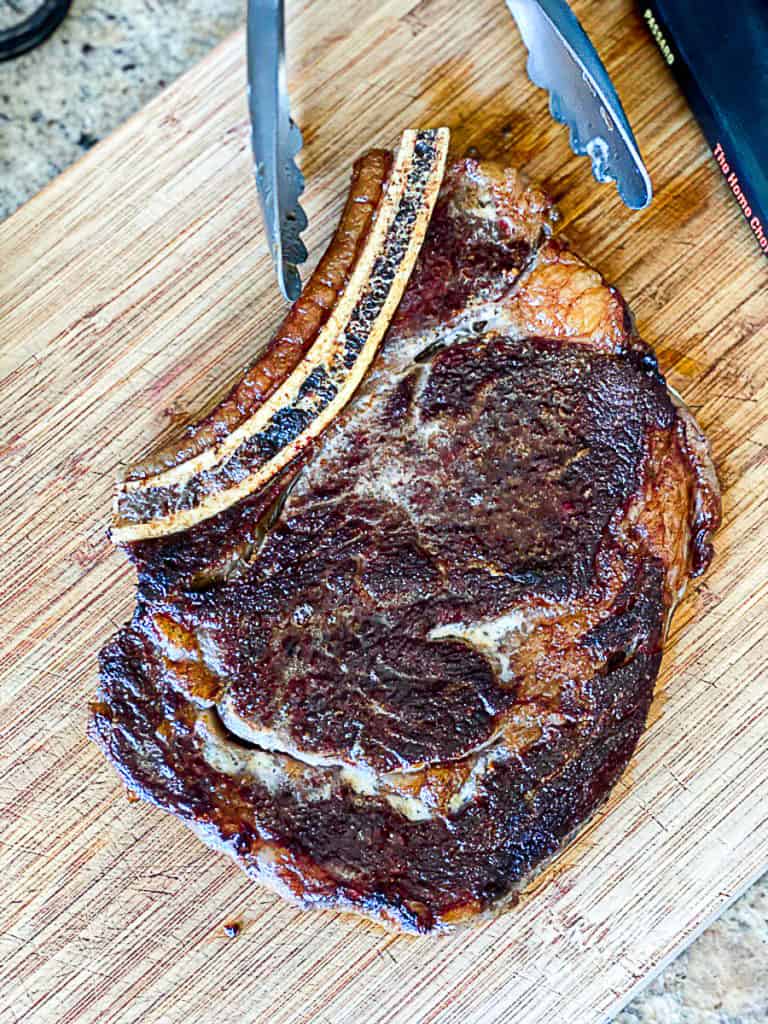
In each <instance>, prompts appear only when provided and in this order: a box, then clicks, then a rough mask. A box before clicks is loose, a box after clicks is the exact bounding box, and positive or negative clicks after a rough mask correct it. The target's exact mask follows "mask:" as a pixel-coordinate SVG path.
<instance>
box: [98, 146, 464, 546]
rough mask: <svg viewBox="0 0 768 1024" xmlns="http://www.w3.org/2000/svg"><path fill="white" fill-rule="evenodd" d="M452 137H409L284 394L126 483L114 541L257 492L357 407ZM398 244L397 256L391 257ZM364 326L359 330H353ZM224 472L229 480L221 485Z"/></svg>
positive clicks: (192, 519)
mask: <svg viewBox="0 0 768 1024" xmlns="http://www.w3.org/2000/svg"><path fill="white" fill-rule="evenodd" d="M449 138H450V133H449V130H448V129H447V128H437V129H431V130H427V131H416V130H408V131H406V132H404V133H403V137H402V140H401V143H400V147H399V149H398V152H397V155H396V158H395V162H394V165H393V168H392V172H391V176H390V180H389V182H388V185H387V191H386V193H385V195H384V196H383V198H382V200H381V204H380V208H379V209H378V210H377V211H376V215H375V220H374V223H373V226H372V228H371V231H370V234H369V236H368V239H367V240H366V243H365V247H364V249H363V252H362V254H361V256H360V259H359V260H358V262H357V265H356V266H355V270H354V272H353V274H352V277H351V278H350V280H349V282H348V284H347V287H346V288H345V290H344V292H343V293H342V295H341V297H340V298H339V301H338V302H337V303H336V306H335V307H334V309H333V312H332V313H331V315H330V317H329V319H328V321H327V323H326V324H325V326H324V327H323V329H322V331H321V332H320V334H319V335H318V338H317V340H316V341H315V342H314V344H313V345H312V346H311V348H310V349H309V351H308V352H307V353H306V355H305V356H304V358H303V359H302V361H301V362H300V363H299V365H298V366H297V367H296V369H295V370H294V371H293V372H292V373H291V374H290V375H289V377H288V378H287V379H286V380H285V381H284V382H283V384H282V385H281V386H280V387H279V388H278V389H277V391H276V392H275V393H274V394H273V395H272V396H271V397H270V398H269V399H268V400H267V401H266V402H265V403H264V404H263V405H262V406H261V407H260V408H259V409H258V410H257V411H256V413H255V414H254V415H253V416H251V417H250V418H249V419H248V420H246V421H245V423H243V424H241V425H240V426H239V427H237V428H236V429H235V430H234V431H232V433H231V434H229V435H228V436H227V437H226V438H224V439H223V440H222V441H221V442H220V443H218V444H217V445H214V446H211V447H210V448H207V449H206V450H205V451H203V452H201V453H200V454H199V455H197V456H195V457H194V458H192V459H189V460H187V461H186V462H183V463H180V464H179V465H178V466H174V467H172V468H171V469H169V470H166V471H164V472H162V473H158V474H155V475H153V476H150V477H146V478H145V479H143V480H125V481H123V482H122V483H121V484H120V485H119V487H118V491H117V494H116V497H115V506H114V526H113V528H112V530H111V531H110V536H111V539H112V542H113V543H115V544H124V543H128V542H130V541H135V540H143V539H146V538H150V537H160V536H164V535H167V534H171V533H177V532H179V531H182V530H186V529H189V528H190V527H191V526H194V525H195V524H196V523H198V522H201V521H202V520H204V519H208V518H210V517H211V516H213V515H215V514H216V513H218V512H221V511H223V510H224V509H226V508H229V507H230V506H231V505H233V504H235V503H236V502H237V501H240V500H241V499H242V498H245V497H247V496H248V495H249V494H253V493H254V492H255V491H257V490H258V489H259V488H261V487H262V486H264V484H265V483H267V482H268V481H269V480H270V479H271V478H272V477H273V476H275V475H276V474H277V473H278V472H279V471H280V470H281V469H283V468H284V467H285V466H286V465H287V464H288V463H289V462H290V461H291V460H292V459H293V458H294V457H295V456H296V455H298V454H299V453H300V452H301V451H302V450H303V449H304V448H305V447H306V446H307V445H308V444H309V443H311V441H312V440H313V439H314V438H315V437H317V436H318V435H319V434H320V433H321V432H322V431H323V430H324V429H325V427H327V426H328V424H329V423H330V422H331V421H332V420H333V418H334V417H335V416H336V415H337V414H338V413H339V412H340V411H341V409H342V408H343V407H344V406H345V405H346V404H347V402H348V401H349V399H350V398H351V397H352V395H353V394H354V392H355V390H356V389H357V387H358V385H359V384H360V382H361V380H362V378H363V376H364V374H365V372H366V370H367V369H368V367H369V366H370V364H371V362H372V360H373V357H374V356H375V354H376V351H377V349H378V346H379V343H380V342H381V339H382V338H383V336H384V333H385V332H386V329H387V327H388V326H389V322H390V320H391V318H392V316H393V315H394V313H395V310H396V309H397V306H398V305H399V303H400V299H401V298H402V294H403V292H404V290H405V287H406V285H407V283H408V280H409V278H410V275H411V272H412V270H413V267H414V264H415V262H416V258H417V256H418V254H419V251H420V249H421V246H422V243H423V241H424V236H425V234H426V230H427V227H428V225H429V221H430V219H431V216H432V211H433V209H434V206H435V202H436V199H437V194H438V192H439V189H440V185H441V182H442V178H443V173H444V170H445V162H446V157H447V153H448V143H449ZM389 248H391V249H393V253H392V254H390V258H389V259H387V255H388V249H389ZM371 312H373V316H372V317H371ZM355 321H357V324H356V325H355V326H356V332H355V331H350V333H349V334H348V333H347V331H348V329H349V328H350V325H351V324H353V323H355ZM366 321H368V322H367V323H366ZM361 328H362V338H361V337H360V333H361ZM312 397H314V399H315V401H314V406H312V405H311V404H310V407H309V409H307V399H308V398H310V399H311V398H312ZM291 415H293V417H294V418H295V419H296V418H298V419H299V421H301V417H302V416H303V417H304V419H306V416H307V415H310V416H311V419H310V420H309V422H306V423H305V424H304V425H303V426H302V429H300V430H299V431H298V432H296V433H295V435H294V436H293V437H290V438H288V439H285V440H284V441H283V443H282V445H281V446H280V447H279V449H278V450H277V451H276V452H275V454H274V455H272V456H271V457H270V458H268V459H267V460H266V461H264V462H262V463H261V464H257V465H255V466H250V467H249V471H248V472H247V473H246V475H245V476H244V477H242V476H241V477H240V478H239V479H235V480H229V479H228V478H227V469H228V463H230V461H231V462H232V463H233V466H232V475H233V476H236V475H237V471H238V469H239V467H240V466H241V465H242V463H243V461H247V460H248V458H249V457H251V453H250V452H249V451H248V445H249V443H255V444H256V455H257V456H258V442H259V439H260V436H261V437H263V438H265V440H267V439H268V434H267V432H268V431H269V428H270V427H272V428H273V429H275V428H276V430H277V434H278V437H279V435H280V421H281V418H285V417H288V418H290V417H291ZM217 473H219V474H220V475H221V477H222V483H221V485H220V486H218V487H217V486H216V484H217V479H216V477H217ZM153 492H154V493H153ZM153 499H156V500H157V501H158V502H159V503H160V504H161V507H165V506H168V507H170V511H168V512H165V513H164V514H163V513H161V514H152V513H153V511H155V512H156V510H153V507H152V504H153ZM174 501H175V502H176V503H177V507H174ZM179 506H181V507H179ZM147 512H149V513H150V514H149V516H147V515H146V513H147Z"/></svg>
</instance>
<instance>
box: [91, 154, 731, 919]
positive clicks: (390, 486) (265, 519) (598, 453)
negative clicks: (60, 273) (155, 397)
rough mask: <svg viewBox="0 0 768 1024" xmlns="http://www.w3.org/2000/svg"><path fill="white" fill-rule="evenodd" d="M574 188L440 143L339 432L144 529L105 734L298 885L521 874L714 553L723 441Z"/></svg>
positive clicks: (293, 888)
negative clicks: (388, 313)
mask: <svg viewBox="0 0 768 1024" xmlns="http://www.w3.org/2000/svg"><path fill="white" fill-rule="evenodd" d="M383 163H386V161H384V162H383ZM382 165H383V164H382ZM358 177H359V174H358ZM555 216H556V215H555V213H554V211H553V208H552V206H551V204H550V202H549V200H548V199H547V197H546V196H545V195H544V194H543V192H542V191H541V190H540V189H538V188H536V187H533V186H530V185H527V184H526V183H525V182H524V180H523V179H522V177H521V176H520V175H519V174H518V173H516V172H515V171H512V170H505V169H502V168H499V167H497V166H495V165H492V164H489V163H483V162H479V161H476V160H474V159H466V160H463V161H461V162H459V163H457V164H455V165H454V166H452V167H451V168H450V170H449V171H448V172H447V174H446V176H445V178H444V181H443V185H442V188H441V191H440V194H439V197H438V199H437V205H436V207H435V211H434V214H433V216H432V219H431V221H430V224H429V228H428V230H427V233H426V238H425V240H424V244H423V248H422V250H421V254H420V256H419V258H418V261H417V263H416V267H415V270H414V272H413V274H412V276H411V279H410V282H409V283H408V285H407V288H406V290H405V293H404V295H403V298H402V300H401V302H400V305H399V308H398V310H397V313H396V315H395V317H394V320H392V322H391V324H390V327H389V330H388V332H387V334H386V336H385V338H384V341H383V343H382V344H381V346H380V348H379V350H378V353H377V355H376V357H375V360H374V362H373V364H372V366H371V368H370V369H369V370H368V372H367V375H366V376H365V378H364V380H363V382H362V385H361V386H360V387H359V389H358V390H357V392H356V394H355V396H354V398H353V399H352V401H351V402H350V403H349V404H348V405H347V406H346V407H345V408H344V409H343V411H341V412H340V413H339V414H338V415H337V416H336V418H335V419H334V420H333V422H332V423H331V424H330V426H328V428H327V429H326V430H325V432H324V433H323V435H322V437H321V438H320V439H319V441H318V442H316V443H314V444H313V445H311V446H309V447H308V448H305V449H303V450H302V451H300V452H299V453H298V454H297V456H296V457H295V458H294V459H293V461H292V462H291V463H290V464H289V465H288V466H287V467H285V468H284V469H282V470H281V472H280V474H279V475H278V476H276V477H275V478H274V479H272V480H271V481H270V482H269V483H268V484H266V485H265V486H264V487H263V488H262V489H260V490H259V491H257V492H256V493H254V494H252V495H250V496H248V497H246V498H245V499H243V500H241V501H239V502H237V503H235V504H233V505H232V506H231V507H229V508H226V509H225V510H223V511H220V512H217V513H216V514H215V515H212V516H210V517H209V518H207V519H205V520H204V521H202V522H199V523H197V524H196V525H193V526H192V527H191V528H189V529H187V530H184V531H181V532H175V533H173V534H171V535H168V536H160V537H150V538H148V539H143V540H137V541H134V542H132V543H129V544H127V545H126V549H127V551H128V554H129V556H130V558H131V559H132V561H133V562H134V564H135V566H136V569H137V573H138V599H137V604H136V610H135V613H134V616H133V619H132V621H131V622H130V623H129V624H128V625H126V626H125V627H124V628H122V629H121V630H120V631H119V632H118V633H117V635H116V636H115V637H114V638H113V639H112V640H111V641H110V642H109V643H108V644H107V646H106V647H105V648H104V650H103V651H102V654H101V682H100V688H99V692H98V696H97V700H96V701H95V703H94V705H93V713H92V722H91V736H92V737H93V739H95V740H96V742H97V743H98V744H99V745H100V747H101V748H102V750H103V751H104V753H105V754H106V756H107V757H108V758H109V760H110V761H111V762H112V763H113V764H114V766H115V767H116V768H117V770H118V772H119V773H120V775H121V776H122V778H123V779H124V781H125V782H126V783H127V785H128V786H129V787H130V789H131V790H133V791H134V792H135V793H136V794H138V795H139V796H141V797H142V798H143V799H145V800H147V801H149V802H151V803H153V804H155V805H157V806H158V807H161V808H163V809H165V810H167V811H170V812H171V813H173V814H175V815H177V816H178V817H180V818H181V819H182V820H183V821H184V822H185V823H186V824H187V825H188V826H190V827H191V828H192V829H193V830H194V831H195V832H196V833H197V834H198V835H199V836H200V837H201V838H202V839H203V840H204V841H205V842H206V843H208V844H209V845H211V846H214V847H216V848H219V849H222V850H224V851H226V852H227V853H229V854H230V855H231V856H233V857H234V858H235V859H236V861H237V862H238V863H239V864H240V866H241V867H242V868H243V869H244V870H245V871H246V872H247V873H248V874H249V875H250V876H251V877H252V878H254V879H256V880H258V881H260V882H263V883H265V884H267V885H270V886H272V887H273V888H274V889H276V890H277V891H278V892H280V893H281V894H282V895H284V896H285V897H287V898H288V899H290V900H292V901H293V902H295V903H299V904H300V905H302V906H304V907H326V908H327V907H333V908H340V909H345V910H351V911H355V912H357V913H359V914H363V915H366V916H368V917H371V918H373V919H375V920H377V921H379V922H380V923H382V924H384V925H386V926H389V927H391V928H396V929H402V930H408V931H414V932H430V931H439V930H443V929H446V928H448V927H450V926H452V925H455V924H457V923H459V922H462V921H465V920H468V919H471V918H473V917H474V916H477V915H479V914H482V913H483V912H486V911H489V910H496V909H498V908H499V907H502V906H504V905H505V904H507V903H509V902H510V901H514V898H515V894H516V892H517V891H518V890H519V888H520V887H521V886H522V885H523V884H525V882H526V880H528V879H530V877H531V875H532V873H533V872H534V871H535V870H536V869H537V867H539V866H540V865H541V864H542V863H543V862H544V861H546V859H547V858H549V857H551V856H552V855H553V854H554V853H555V852H556V851H557V850H558V848H559V847H560V846H561V845H562V844H563V842H564V841H566V840H567V839H568V837H569V836H571V834H572V833H573V832H574V830H575V829H576V828H577V827H578V826H579V825H580V824H582V823H583V822H584V821H586V820H587V819H588V818H589V816H590V815H591V814H592V813H593V811H594V810H595V808H596V807H597V806H598V805H599V804H600V802H601V801H602V800H604V799H605V797H606V796H607V794H608V793H609V792H610V790H611V787H612V786H613V784H614V783H615V782H616V780H617V778H618V777H619V775H620V774H621V772H622V770H623V769H624V767H625V765H626V764H627V761H628V760H629V758H630V756H631V755H632V752H633V750H634V748H635V745H636V743H637V740H638V737H639V736H640V734H641V732H642V729H643V726H644V723H645V719H646V715H647V712H648V708H649V705H650V702H651V699H652V696H653V688H654V682H655V680H656V677H657V673H658V670H659V664H660V660H661V654H662V646H663V641H664V636H665V630H666V628H667V624H668V622H669V619H670V616H671V614H672V611H673V609H674V607H675V605H676V603H677V601H678V600H679V599H680V597H681V596H682V593H683V590H684V588H685V584H686V581H687V580H688V578H689V577H690V576H695V575H697V574H699V573H701V572H703V571H704V569H705V568H706V566H707V564H708V562H709V560H710V558H711V545H710V538H711V534H712V532H713V531H714V530H715V528H716V527H717V525H718V522H719V517H720V506H719V497H718V490H717V482H716V479H715V476H714V471H713V469H712V464H711V461H710V458H709V454H708V450H707V446H706V442H705V441H704V439H703V437H702V436H701V434H700V432H699V430H698V428H697V427H696V424H695V423H694V421H693V420H692V418H691V416H690V415H689V414H688V412H687V411H686V410H685V409H684V408H682V407H681V406H680V404H679V403H678V402H676V401H675V400H673V399H672V398H671V397H670V394H669V392H668V389H667V387H666V385H665V382H664V379H663V377H662V375H661V373H660V372H659V369H658V365H657V361H656V358H655V356H654V354H653V351H652V350H651V349H650V348H649V346H648V345H646V344H645V343H644V342H643V341H642V340H641V339H640V338H639V336H638V334H637V332H636V330H635V328H634V324H633V320H632V317H631V315H630V313H629V311H628V309H627V306H626V305H625V303H624V301H623V300H622V298H621V296H620V295H619V293H618V292H617V291H616V289H614V288H612V287H610V286H608V285H607V284H606V283H605V282H604V280H603V279H602V278H601V277H600V275H599V274H598V273H597V272H596V271H595V270H593V269H591V268H590V267H589V266H588V265H587V264H586V263H584V262H583V261H582V260H581V259H580V258H579V257H578V256H576V255H575V254H574V253H573V252H572V251H571V249H570V248H569V247H568V245H567V244H566V243H565V242H564V241H562V240H560V239H558V238H556V237H553V234H552V231H553V224H554V221H555ZM369 219H370V218H369ZM364 226H365V225H364ZM312 294H313V295H314V294H316V292H313V293H312ZM299 301H300V302H301V300H299ZM251 377H252V378H253V379H255V377H254V374H253V373H252V374H251ZM240 390H241V392H242V390H243V389H242V387H241V389H240ZM233 394H234V395H237V394H238V392H237V390H236V391H235V392H233ZM222 408H224V409H225V410H227V413H226V414H227V415H228V416H230V415H231V416H235V415H239V413H237V409H236V403H234V399H232V397H230V399H228V404H227V403H224V405H223V406H222ZM233 410H234V411H233ZM215 422H216V416H215V415H214V416H213V417H208V418H207V420H205V421H203V423H204V424H205V429H206V430H209V431H210V430H213V429H214V428H215ZM212 424H213V425H214V426H211V425H212ZM199 436H200V429H199V428H197V433H195V432H192V433H190V437H191V438H192V442H191V443H193V444H194V443H196V441H195V438H197V437H199ZM158 465H159V466H161V467H164V466H167V465H174V462H173V457H165V456H164V457H163V459H161V460H160V462H159V463H157V462H156V464H155V469H156V468H157V466H158Z"/></svg>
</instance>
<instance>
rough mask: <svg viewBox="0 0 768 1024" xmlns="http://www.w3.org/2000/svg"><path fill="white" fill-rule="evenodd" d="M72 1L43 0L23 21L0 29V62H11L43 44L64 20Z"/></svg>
mask: <svg viewBox="0 0 768 1024" xmlns="http://www.w3.org/2000/svg"><path fill="white" fill-rule="evenodd" d="M71 6H72V0H45V3H43V4H41V5H40V7H38V9H37V10H36V11H34V12H33V13H32V14H30V16H29V17H28V18H25V19H24V21H20V22H19V23H18V25H13V26H12V27H11V28H5V29H0V60H12V59H13V58H14V57H20V56H21V55H22V53H27V52H28V51H29V50H34V48H35V47H36V46H39V45H40V44H41V43H44V42H45V40H46V39H47V38H48V36H50V35H51V34H52V33H53V32H55V31H56V29H57V28H58V27H59V25H60V24H61V23H62V21H63V20H64V19H65V18H66V16H67V13H68V12H69V8H70V7H71Z"/></svg>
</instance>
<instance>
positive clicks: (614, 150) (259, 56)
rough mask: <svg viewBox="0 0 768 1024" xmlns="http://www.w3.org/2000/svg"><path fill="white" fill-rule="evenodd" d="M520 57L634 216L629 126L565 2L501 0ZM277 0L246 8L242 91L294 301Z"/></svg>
mask: <svg viewBox="0 0 768 1024" xmlns="http://www.w3.org/2000/svg"><path fill="white" fill-rule="evenodd" d="M506 4H507V7H508V8H509V10H510V11H511V13H512V15H513V17H514V19H515V21H516V22H517V26H518V28H519V29H520V34H521V36H522V37H523V42H524V43H525V45H526V48H527V49H528V64H527V70H528V76H529V78H530V79H531V81H532V82H533V83H534V84H535V85H538V86H540V87H541V88H542V89H546V90H547V91H548V92H549V94H550V111H551V113H552V116H553V117H554V118H555V120H556V121H559V122H561V123H562V124H566V125H568V127H569V129H570V145H571V149H572V150H573V152H574V153H576V154H577V155H578V156H588V157H589V158H590V160H591V162H592V173H593V175H594V177H595V179H596V180H597V181H599V182H605V181H615V182H616V186H617V188H618V191H619V195H620V197H621V199H622V200H623V201H624V203H625V204H626V205H627V206H628V207H630V208H631V209H634V210H641V209H643V207H645V206H647V205H648V203H650V201H651V196H652V189H651V181H650V178H649V176H648V171H647V170H646V168H645V165H644V163H643V160H642V157H641V156H640V151H639V150H638V148H637V143H636V142H635V137H634V135H633V134H632V129H631V128H630V126H629V121H628V120H627V117H626V115H625V113H624V109H623V108H622V105H621V101H620V100H619V97H618V95H617V93H616V90H615V89H614V87H613V84H612V82H611V80H610V78H609V77H608V72H607V71H606V70H605V67H604V66H603V63H602V61H601V60H600V58H599V57H598V55H597V51H596V50H595V48H594V46H593V45H592V43H591V42H590V41H589V38H588V37H587V35H586V33H585V32H584V30H583V29H582V27H581V25H580V24H579V22H578V20H577V19H576V17H575V15H574V14H573V12H572V11H571V9H570V7H569V6H568V4H567V3H566V2H565V0H506ZM284 19H285V12H284V0H248V88H249V106H250V112H251V127H252V135H251V140H252V146H253V156H254V161H255V166H256V184H257V186H258V190H259V196H260V199H261V209H262V214H263V217H264V227H265V229H266V233H267V239H268V242H269V248H270V252H271V254H272V259H273V261H274V264H275V269H276V271H277V281H278V284H279V286H280V291H281V292H282V293H283V295H284V296H285V298H286V299H288V300H289V301H291V302H292V301H294V300H295V299H297V298H298V297H299V295H300V294H301V278H300V277H299V271H298V265H299V264H300V263H303V262H304V261H305V260H306V258H307V250H306V247H305V246H304V243H303V242H302V240H301V237H300V236H301V232H302V231H304V229H305V228H306V226H307V217H306V214H305V213H304V211H303V210H302V208H301V206H300V204H299V197H300V196H301V193H302V192H303V191H304V177H303V175H302V173H301V171H300V170H299V168H298V167H297V166H296V159H295V158H296V155H297V153H298V152H299V150H300V149H301V145H302V139H301V132H300V131H299V129H298V127H297V126H296V124H295V123H294V121H293V119H292V118H291V113H290V102H289V99H288V87H287V83H286V75H285V31H284Z"/></svg>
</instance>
